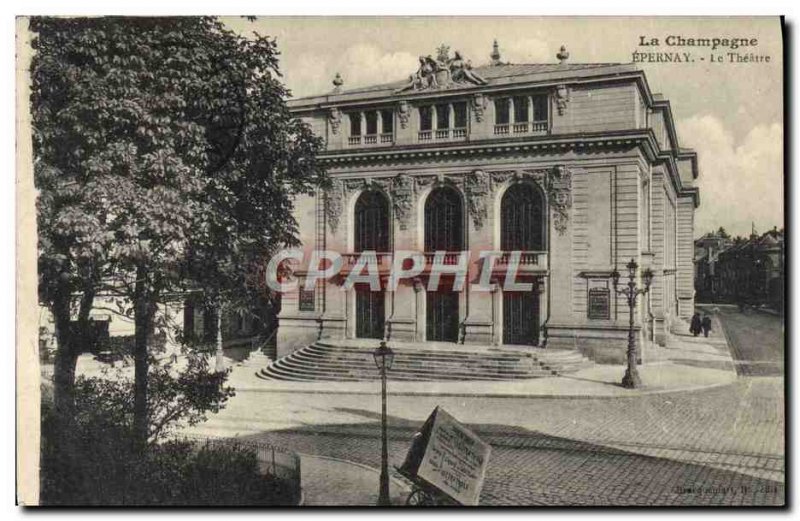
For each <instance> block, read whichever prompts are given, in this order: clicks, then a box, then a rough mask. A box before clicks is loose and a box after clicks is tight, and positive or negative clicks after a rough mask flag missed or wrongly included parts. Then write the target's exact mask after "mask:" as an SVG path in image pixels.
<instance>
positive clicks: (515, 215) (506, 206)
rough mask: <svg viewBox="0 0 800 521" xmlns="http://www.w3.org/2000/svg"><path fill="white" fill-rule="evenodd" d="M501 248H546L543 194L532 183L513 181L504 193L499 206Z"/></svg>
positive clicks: (527, 249)
mask: <svg viewBox="0 0 800 521" xmlns="http://www.w3.org/2000/svg"><path fill="white" fill-rule="evenodd" d="M500 213H501V216H500V223H501V227H500V249H501V250H503V251H517V250H519V251H543V250H544V249H545V231H544V230H545V221H546V219H545V213H544V198H543V196H542V193H541V191H540V190H538V189H537V188H536V187H534V186H531V185H529V184H524V183H519V184H515V185H512V186H511V187H509V189H508V190H506V193H505V194H503V201H502V203H501V207H500Z"/></svg>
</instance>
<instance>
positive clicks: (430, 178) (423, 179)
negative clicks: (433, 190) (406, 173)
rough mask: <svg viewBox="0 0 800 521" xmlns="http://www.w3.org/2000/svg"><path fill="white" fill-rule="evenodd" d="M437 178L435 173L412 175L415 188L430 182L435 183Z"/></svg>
mask: <svg viewBox="0 0 800 521" xmlns="http://www.w3.org/2000/svg"><path fill="white" fill-rule="evenodd" d="M437 180H438V177H437V176H435V175H420V176H416V177H414V182H415V183H416V185H417V188H425V187H427V186H430V185H432V184H435V183H436V181H437Z"/></svg>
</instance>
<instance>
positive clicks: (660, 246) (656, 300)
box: [278, 43, 699, 362]
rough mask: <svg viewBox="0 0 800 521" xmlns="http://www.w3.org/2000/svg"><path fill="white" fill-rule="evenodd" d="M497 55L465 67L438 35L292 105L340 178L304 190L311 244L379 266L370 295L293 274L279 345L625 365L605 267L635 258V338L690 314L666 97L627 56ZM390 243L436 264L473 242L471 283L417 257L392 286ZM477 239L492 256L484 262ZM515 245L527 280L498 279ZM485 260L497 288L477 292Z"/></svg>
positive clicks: (691, 199) (689, 239)
mask: <svg viewBox="0 0 800 521" xmlns="http://www.w3.org/2000/svg"><path fill="white" fill-rule="evenodd" d="M490 58H491V61H490V62H489V63H488V64H485V65H482V66H475V67H472V65H471V64H470V63H469V62H468V61H466V60H465V59H464V58H463V57H461V56H460V54H459V53H458V52H455V53H452V54H451V52H450V50H449V49H448V48H447V47H445V46H442V47H440V48H439V49H438V53H437V54H436V58H432V57H430V56H428V57H420V64H419V69H418V70H417V71H413V70H412V71H398V78H399V81H396V82H394V83H388V84H384V85H377V86H372V87H364V88H353V89H347V88H346V87H345V82H346V78H344V79H343V78H341V77H339V75H337V77H336V78H335V79H334V82H333V84H334V88H333V89H332V90H331V91H330V92H327V93H324V94H321V95H318V96H311V97H305V98H300V99H294V100H292V101H290V103H289V106H290V109H291V110H292V112H293V113H294V114H295V115H296V116H297V117H298V118H302V119H303V120H305V121H307V122H308V123H309V124H310V125H311V126H312V127H313V129H314V131H315V133H316V134H317V135H319V136H321V137H323V138H324V140H325V142H326V150H325V151H324V152H323V154H322V160H323V161H324V163H325V164H326V167H327V169H328V172H329V174H330V176H331V178H332V183H331V186H330V187H328V188H326V189H325V190H322V189H321V190H319V191H318V192H317V193H316V194H315V195H313V196H307V197H301V198H299V199H298V200H297V201H296V216H297V221H298V223H299V231H300V237H301V240H302V243H303V247H304V249H305V251H306V253H310V252H311V251H313V250H332V251H336V252H339V253H341V255H342V256H343V258H344V265H345V272H346V270H347V268H348V266H349V267H352V266H353V264H354V262H355V259H356V258H357V256H358V254H359V253H360V252H364V251H374V252H376V255H377V258H378V264H379V266H380V270H381V274H382V275H383V276H382V279H381V280H382V286H381V289H380V291H372V290H371V289H370V287H369V286H364V287H362V286H360V285H356V286H354V287H353V288H351V289H347V290H346V289H344V285H343V283H342V277H338V278H333V279H331V280H328V281H327V282H326V283H324V284H318V285H317V286H316V288H315V289H314V290H311V291H307V290H305V289H303V287H302V283H303V278H304V276H305V274H306V272H305V271H304V270H303V268H300V269H298V270H297V271H296V272H295V275H296V277H297V278H298V279H299V282H300V283H301V287H299V288H298V289H296V290H293V291H290V292H289V293H287V294H285V295H284V296H283V300H282V309H281V312H280V316H279V323H280V326H279V330H278V355H279V356H283V355H286V354H289V353H291V352H293V351H295V350H297V349H299V348H302V347H304V346H307V345H309V344H312V343H314V342H316V341H318V340H319V339H335V340H337V341H345V342H346V341H348V340H353V341H355V340H356V339H381V338H384V337H386V338H389V339H390V340H392V341H398V342H405V343H410V344H408V345H411V344H413V343H418V344H420V345H429V344H430V343H444V344H448V345H452V346H455V347H457V348H458V349H460V350H464V351H468V350H470V349H480V348H484V347H486V346H498V347H502V346H529V347H530V348H531V349H533V348H536V347H538V348H547V349H571V350H579V351H580V352H581V353H583V354H584V355H585V356H587V357H589V358H591V359H593V360H595V361H597V362H620V361H622V360H623V357H624V351H625V347H626V338H627V332H628V307H627V303H626V300H625V299H624V298H623V297H618V296H617V295H616V293H615V291H614V287H613V280H612V276H611V274H612V272H613V271H614V270H615V269H617V270H619V271H620V272H621V273H622V277H621V279H620V280H621V283H626V282H627V270H626V268H625V265H626V264H627V263H628V262H629V261H630V260H631V259H634V260H635V261H636V262H637V263H638V265H639V266H640V267H641V268H642V269H644V268H650V269H651V270H652V271H653V272H654V274H655V276H654V279H653V283H652V286H651V289H650V292H649V293H648V294H647V295H646V297H645V298H643V299H640V302H639V307H638V308H637V309H636V310H635V313H636V314H635V324H636V325H635V327H636V331H637V334H638V339H639V342H646V341H654V342H656V343H659V344H664V343H665V341H666V339H667V336H668V335H669V331H670V327H671V326H672V325H674V324H675V323H677V321H678V320H681V319H687V318H689V317H691V315H692V313H693V311H694V285H693V251H694V242H693V232H694V212H695V209H696V208H697V206H698V204H699V194H698V190H697V188H696V187H695V186H694V184H695V180H696V179H697V176H698V170H697V156H696V154H695V153H694V152H693V151H691V150H690V149H687V148H683V147H681V146H680V141H679V140H678V136H677V134H676V130H675V125H674V122H673V117H672V111H671V109H670V103H669V101H667V100H666V99H664V98H663V97H662V96H661V95H659V94H655V93H653V92H651V90H650V86H649V85H648V83H647V79H646V77H645V74H644V73H643V72H642V71H641V70H638V69H637V68H636V66H634V65H633V64H607V63H573V62H571V61H570V60H569V54H568V53H567V52H566V50H565V49H564V48H563V47H562V49H561V52H559V53H558V55H557V56H556V58H557V61H555V60H554V63H545V64H509V63H504V62H503V61H502V60H501V56H500V53H499V52H498V49H497V44H496V43H495V48H494V50H493V52H492V53H491V55H490ZM409 75H410V76H409ZM404 76H405V77H406V79H402V78H403V77H404ZM400 250H411V251H418V252H422V253H423V254H424V257H425V259H426V263H427V264H431V263H432V262H433V261H434V252H436V251H444V252H446V254H445V257H444V262H445V264H447V263H448V262H451V261H452V262H455V260H454V259H455V257H454V255H455V254H457V253H458V252H462V251H469V252H470V259H469V277H468V284H466V285H465V287H464V288H462V289H461V290H460V291H453V290H452V288H451V286H452V284H449V282H448V281H450V280H452V279H451V278H448V277H447V276H445V277H443V278H442V284H441V285H440V287H439V289H438V290H437V291H428V286H427V282H428V277H429V276H430V272H429V270H427V269H426V270H424V271H423V272H422V273H421V274H420V275H419V276H417V277H415V278H413V279H411V280H406V281H402V282H401V284H400V285H399V286H398V287H397V288H396V289H394V290H393V291H390V289H389V288H388V287H387V286H386V284H385V282H386V272H387V271H388V268H389V267H390V266H391V254H392V252H395V251H400ZM487 250H488V251H496V252H499V254H498V257H497V258H496V259H495V261H494V263H493V265H492V266H487V265H486V263H485V262H483V261H482V260H481V258H480V254H479V252H480V251H487ZM514 251H517V252H520V253H519V254H517V255H518V257H517V258H518V259H519V269H518V273H517V276H516V280H518V281H523V282H529V283H531V289H530V290H528V291H519V290H517V289H516V288H514V287H513V286H511V285H509V283H508V281H507V279H506V277H505V274H506V272H507V269H508V266H509V265H510V264H511V263H512V253H511V252H514ZM486 269H490V270H491V280H492V281H493V282H494V283H495V284H494V290H493V291H476V290H474V287H473V286H472V284H470V283H473V282H475V281H476V280H477V279H478V277H479V276H480V274H481V273H482V270H486ZM641 271H642V270H641V269H640V270H639V272H638V276H639V277H640V275H641ZM639 282H640V283H641V280H639ZM372 289H375V288H372ZM355 343H357V342H355ZM404 345H406V344H404Z"/></svg>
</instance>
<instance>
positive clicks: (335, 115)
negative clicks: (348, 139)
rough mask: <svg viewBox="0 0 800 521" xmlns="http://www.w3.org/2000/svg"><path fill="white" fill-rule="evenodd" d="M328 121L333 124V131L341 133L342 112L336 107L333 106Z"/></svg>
mask: <svg viewBox="0 0 800 521" xmlns="http://www.w3.org/2000/svg"><path fill="white" fill-rule="evenodd" d="M328 122H329V123H330V124H331V132H333V133H334V135H335V134H338V133H339V126H340V125H341V124H342V113H341V112H340V111H339V109H337V108H336V107H332V108H331V110H330V112H329V113H328Z"/></svg>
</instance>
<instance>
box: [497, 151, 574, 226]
mask: <svg viewBox="0 0 800 521" xmlns="http://www.w3.org/2000/svg"><path fill="white" fill-rule="evenodd" d="M489 176H490V179H491V181H492V183H493V184H494V185H500V184H502V183H505V182H507V181H510V180H512V179H513V180H521V179H529V180H531V181H534V182H535V183H536V184H538V185H539V186H541V187H542V188H543V189H544V191H545V192H546V193H547V199H548V203H549V205H550V208H551V209H552V211H553V227H554V228H555V230H556V231H557V232H558V233H559V234H563V233H564V232H565V231H566V230H567V221H568V220H569V209H570V208H571V207H572V174H571V173H570V171H569V170H568V169H567V168H566V167H564V166H556V167H552V168H546V169H537V170H525V171H523V172H519V171H516V170H512V171H504V172H492V173H491V174H489Z"/></svg>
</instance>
